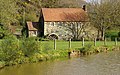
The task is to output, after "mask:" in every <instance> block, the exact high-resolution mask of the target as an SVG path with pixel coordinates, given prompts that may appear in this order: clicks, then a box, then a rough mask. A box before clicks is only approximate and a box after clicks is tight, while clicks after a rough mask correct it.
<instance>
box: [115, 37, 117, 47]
mask: <svg viewBox="0 0 120 75" xmlns="http://www.w3.org/2000/svg"><path fill="white" fill-rule="evenodd" d="M115 46H117V38H115Z"/></svg>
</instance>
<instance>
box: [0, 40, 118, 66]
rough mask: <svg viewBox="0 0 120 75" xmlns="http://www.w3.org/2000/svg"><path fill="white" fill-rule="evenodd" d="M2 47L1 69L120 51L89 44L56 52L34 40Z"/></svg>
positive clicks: (11, 41) (1, 45)
mask: <svg viewBox="0 0 120 75" xmlns="http://www.w3.org/2000/svg"><path fill="white" fill-rule="evenodd" d="M48 42H49V41H48ZM0 47H1V48H0V58H1V59H0V68H3V67H4V66H11V65H17V64H24V63H35V62H40V61H47V60H54V59H58V58H68V57H79V56H84V55H90V54H93V53H100V52H107V51H113V50H120V46H93V45H92V44H87V45H85V46H84V47H81V48H73V49H57V50H54V49H52V48H51V45H49V44H48V43H46V44H44V45H43V44H41V43H40V42H38V41H35V40H34V39H24V40H22V41H21V40H18V39H7V40H3V41H2V42H1V44H0Z"/></svg>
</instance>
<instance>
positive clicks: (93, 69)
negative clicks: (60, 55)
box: [0, 51, 120, 75]
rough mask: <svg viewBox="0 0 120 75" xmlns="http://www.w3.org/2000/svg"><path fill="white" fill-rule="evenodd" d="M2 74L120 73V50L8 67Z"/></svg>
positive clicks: (73, 74)
mask: <svg viewBox="0 0 120 75" xmlns="http://www.w3.org/2000/svg"><path fill="white" fill-rule="evenodd" d="M0 75H120V51H115V52H108V53H100V54H96V55H90V56H85V57H80V58H74V59H70V60H64V61H54V62H53V61H48V62H41V63H35V64H24V65H17V66H13V67H6V68H4V69H2V70H0Z"/></svg>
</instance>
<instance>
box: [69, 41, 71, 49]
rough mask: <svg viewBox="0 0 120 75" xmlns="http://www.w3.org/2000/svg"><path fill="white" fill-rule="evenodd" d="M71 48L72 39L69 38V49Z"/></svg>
mask: <svg viewBox="0 0 120 75" xmlns="http://www.w3.org/2000/svg"><path fill="white" fill-rule="evenodd" d="M70 48H71V39H69V49H70Z"/></svg>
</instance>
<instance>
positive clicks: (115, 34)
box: [105, 31, 118, 41]
mask: <svg viewBox="0 0 120 75" xmlns="http://www.w3.org/2000/svg"><path fill="white" fill-rule="evenodd" d="M105 37H107V38H110V39H111V40H112V41H114V40H115V38H117V37H118V32H117V31H108V32H106V33H105Z"/></svg>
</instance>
